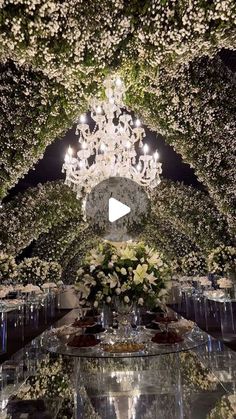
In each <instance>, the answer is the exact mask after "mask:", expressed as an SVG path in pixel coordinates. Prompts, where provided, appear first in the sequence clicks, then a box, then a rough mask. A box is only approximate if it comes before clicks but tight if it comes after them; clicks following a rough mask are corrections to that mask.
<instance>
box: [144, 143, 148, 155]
mask: <svg viewBox="0 0 236 419" xmlns="http://www.w3.org/2000/svg"><path fill="white" fill-rule="evenodd" d="M148 150H149V148H148V145H147V144H144V146H143V152H144V155H145V156H146V154H147V152H148Z"/></svg>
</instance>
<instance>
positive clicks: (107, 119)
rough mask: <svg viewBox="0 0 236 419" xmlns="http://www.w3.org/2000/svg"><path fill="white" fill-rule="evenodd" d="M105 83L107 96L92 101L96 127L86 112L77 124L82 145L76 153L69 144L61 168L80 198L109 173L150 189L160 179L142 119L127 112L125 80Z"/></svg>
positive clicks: (110, 175) (157, 165)
mask: <svg viewBox="0 0 236 419" xmlns="http://www.w3.org/2000/svg"><path fill="white" fill-rule="evenodd" d="M104 87H105V95H106V99H105V100H104V101H103V102H100V103H99V102H98V101H97V100H96V99H94V100H93V102H92V103H91V118H92V120H93V121H94V122H95V126H94V128H93V129H92V130H91V129H90V127H89V125H88V123H87V118H86V115H81V117H80V120H79V123H78V125H77V128H76V134H77V135H79V144H80V149H79V151H78V152H77V156H76V157H75V156H74V152H73V150H72V148H71V147H69V148H68V151H67V153H66V156H65V163H64V164H63V168H62V171H63V172H65V173H66V180H65V183H66V184H67V185H69V186H72V188H73V189H74V190H75V191H76V193H77V198H81V197H85V196H86V195H87V194H88V193H90V192H91V190H92V189H93V187H94V186H96V185H97V184H98V183H99V182H102V181H103V180H105V179H108V178H110V177H116V176H117V177H126V178H128V179H131V180H133V181H135V182H137V183H138V184H139V185H142V186H145V187H148V188H151V189H153V188H155V187H156V186H157V185H158V184H159V183H160V181H161V180H160V174H161V172H162V169H161V163H159V162H158V158H159V155H158V152H157V151H156V152H155V153H154V155H150V154H148V151H149V150H148V149H149V147H148V145H147V144H143V139H144V137H145V136H146V134H145V131H144V129H143V128H142V126H141V121H140V120H139V119H136V121H135V122H134V121H133V119H132V116H131V115H130V114H129V113H127V112H125V109H124V107H125V105H124V96H125V86H124V83H123V81H122V80H121V79H120V78H117V79H114V78H109V79H106V80H105V82H104ZM137 150H138V153H137ZM141 153H143V154H141ZM139 154H140V155H139Z"/></svg>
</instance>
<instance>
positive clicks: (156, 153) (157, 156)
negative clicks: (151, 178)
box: [153, 151, 159, 162]
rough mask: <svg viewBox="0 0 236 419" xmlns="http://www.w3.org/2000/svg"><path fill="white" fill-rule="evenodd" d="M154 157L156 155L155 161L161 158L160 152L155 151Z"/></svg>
mask: <svg viewBox="0 0 236 419" xmlns="http://www.w3.org/2000/svg"><path fill="white" fill-rule="evenodd" d="M153 157H154V161H155V162H156V161H157V160H158V159H159V153H158V151H155V153H154V155H153Z"/></svg>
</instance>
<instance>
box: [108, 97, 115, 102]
mask: <svg viewBox="0 0 236 419" xmlns="http://www.w3.org/2000/svg"><path fill="white" fill-rule="evenodd" d="M109 102H110V103H111V104H113V103H115V99H114V97H113V96H111V97H110V98H109Z"/></svg>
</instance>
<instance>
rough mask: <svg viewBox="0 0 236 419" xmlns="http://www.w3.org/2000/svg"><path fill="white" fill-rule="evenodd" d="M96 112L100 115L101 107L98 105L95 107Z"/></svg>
mask: <svg viewBox="0 0 236 419" xmlns="http://www.w3.org/2000/svg"><path fill="white" fill-rule="evenodd" d="M96 112H97V113H102V107H101V106H100V105H98V106H97V108H96Z"/></svg>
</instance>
